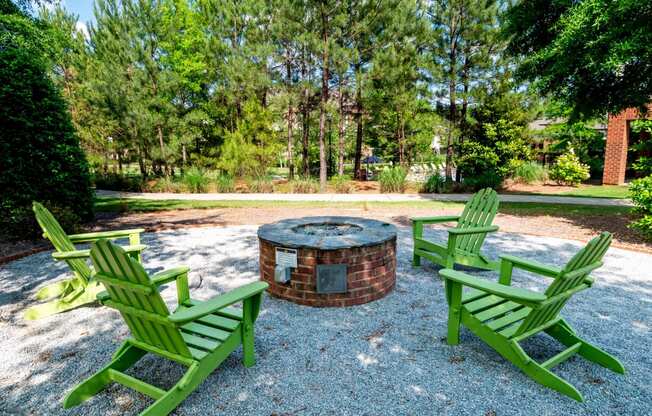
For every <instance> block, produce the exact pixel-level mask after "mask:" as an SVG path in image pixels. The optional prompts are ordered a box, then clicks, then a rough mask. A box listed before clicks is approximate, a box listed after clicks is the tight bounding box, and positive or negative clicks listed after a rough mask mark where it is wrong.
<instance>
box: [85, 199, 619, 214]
mask: <svg viewBox="0 0 652 416" xmlns="http://www.w3.org/2000/svg"><path fill="white" fill-rule="evenodd" d="M208 208H297V209H298V208H335V209H337V208H349V209H351V208H361V209H374V208H394V209H401V208H406V209H408V208H411V209H433V210H437V209H444V208H453V209H459V210H462V209H463V208H464V204H463V203H461V202H446V201H411V202H384V201H377V202H376V201H374V202H318V201H192V200H154V199H128V198H97V199H96V200H95V210H96V211H97V212H112V213H120V212H155V211H169V210H182V209H208ZM629 211H630V208H628V207H619V206H613V207H611V206H609V207H604V206H592V205H571V204H542V203H532V202H504V203H501V204H500V209H499V212H501V213H504V214H510V215H519V216H530V215H551V216H569V215H571V216H582V215H585V216H587V215H626V214H627V213H629Z"/></svg>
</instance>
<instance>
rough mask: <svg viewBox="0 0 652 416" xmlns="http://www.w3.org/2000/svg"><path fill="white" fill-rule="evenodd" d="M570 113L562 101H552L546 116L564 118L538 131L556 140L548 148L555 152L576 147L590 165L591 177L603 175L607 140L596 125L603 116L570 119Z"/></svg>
mask: <svg viewBox="0 0 652 416" xmlns="http://www.w3.org/2000/svg"><path fill="white" fill-rule="evenodd" d="M571 115H572V114H571V109H570V108H568V107H567V106H565V105H564V104H563V103H559V102H552V103H550V104H549V105H547V107H546V110H545V116H546V118H548V119H553V120H559V119H560V120H565V121H562V122H558V123H553V124H550V125H549V126H547V127H546V128H545V129H544V130H542V131H541V132H539V133H538V135H539V136H540V137H541V138H543V139H552V140H553V143H552V145H551V146H550V149H549V150H550V151H552V152H555V153H566V152H568V151H569V150H570V149H573V151H574V152H575V154H576V155H577V156H578V157H579V158H580V162H582V163H585V164H587V165H589V168H590V173H591V177H594V178H600V177H602V172H603V170H604V151H605V145H606V140H605V137H604V134H603V133H601V132H600V131H598V130H597V129H596V128H595V126H596V125H598V124H600V123H602V122H604V120H601V119H596V120H587V121H581V120H577V121H570V118H571Z"/></svg>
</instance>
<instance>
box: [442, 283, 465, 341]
mask: <svg viewBox="0 0 652 416" xmlns="http://www.w3.org/2000/svg"><path fill="white" fill-rule="evenodd" d="M444 284H445V286H446V287H445V289H446V297H447V298H448V304H449V306H448V334H447V337H446V340H447V342H448V345H458V344H459V343H460V322H461V319H462V285H460V284H457V283H453V282H451V281H449V280H446V282H445V283H444Z"/></svg>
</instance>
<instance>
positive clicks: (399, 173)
mask: <svg viewBox="0 0 652 416" xmlns="http://www.w3.org/2000/svg"><path fill="white" fill-rule="evenodd" d="M406 178H407V171H406V170H405V169H403V168H402V167H401V166H385V168H383V170H382V171H380V174H379V175H378V182H379V183H380V192H382V193H403V192H405V187H406V186H407V180H406Z"/></svg>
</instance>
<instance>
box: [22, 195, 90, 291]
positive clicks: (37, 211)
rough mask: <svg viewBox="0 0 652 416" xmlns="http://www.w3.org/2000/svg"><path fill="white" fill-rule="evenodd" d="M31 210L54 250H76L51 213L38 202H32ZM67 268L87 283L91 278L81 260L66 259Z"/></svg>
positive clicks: (86, 265) (61, 251)
mask: <svg viewBox="0 0 652 416" xmlns="http://www.w3.org/2000/svg"><path fill="white" fill-rule="evenodd" d="M32 209H33V211H34V215H35V216H36V221H37V222H38V224H39V225H40V226H41V229H42V230H43V234H44V236H45V237H46V238H47V239H48V240H50V242H51V243H52V245H53V246H54V248H55V249H56V250H57V251H58V252H59V253H63V252H66V251H74V250H76V248H75V245H74V244H73V243H72V241H70V238H68V234H66V232H65V231H64V230H63V228H61V225H60V224H59V222H58V221H57V220H56V219H55V218H54V216H53V215H52V213H51V212H50V211H48V209H47V208H45V207H44V206H43V205H42V204H40V203H39V202H33V204H32ZM65 261H66V263H67V264H68V266H69V267H70V268H71V269H72V271H73V272H75V273H76V274H77V275H78V277H80V278H82V279H85V280H86V281H88V280H89V279H90V277H91V269H90V267H88V264H86V262H85V261H84V260H82V259H68V260H65Z"/></svg>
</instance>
